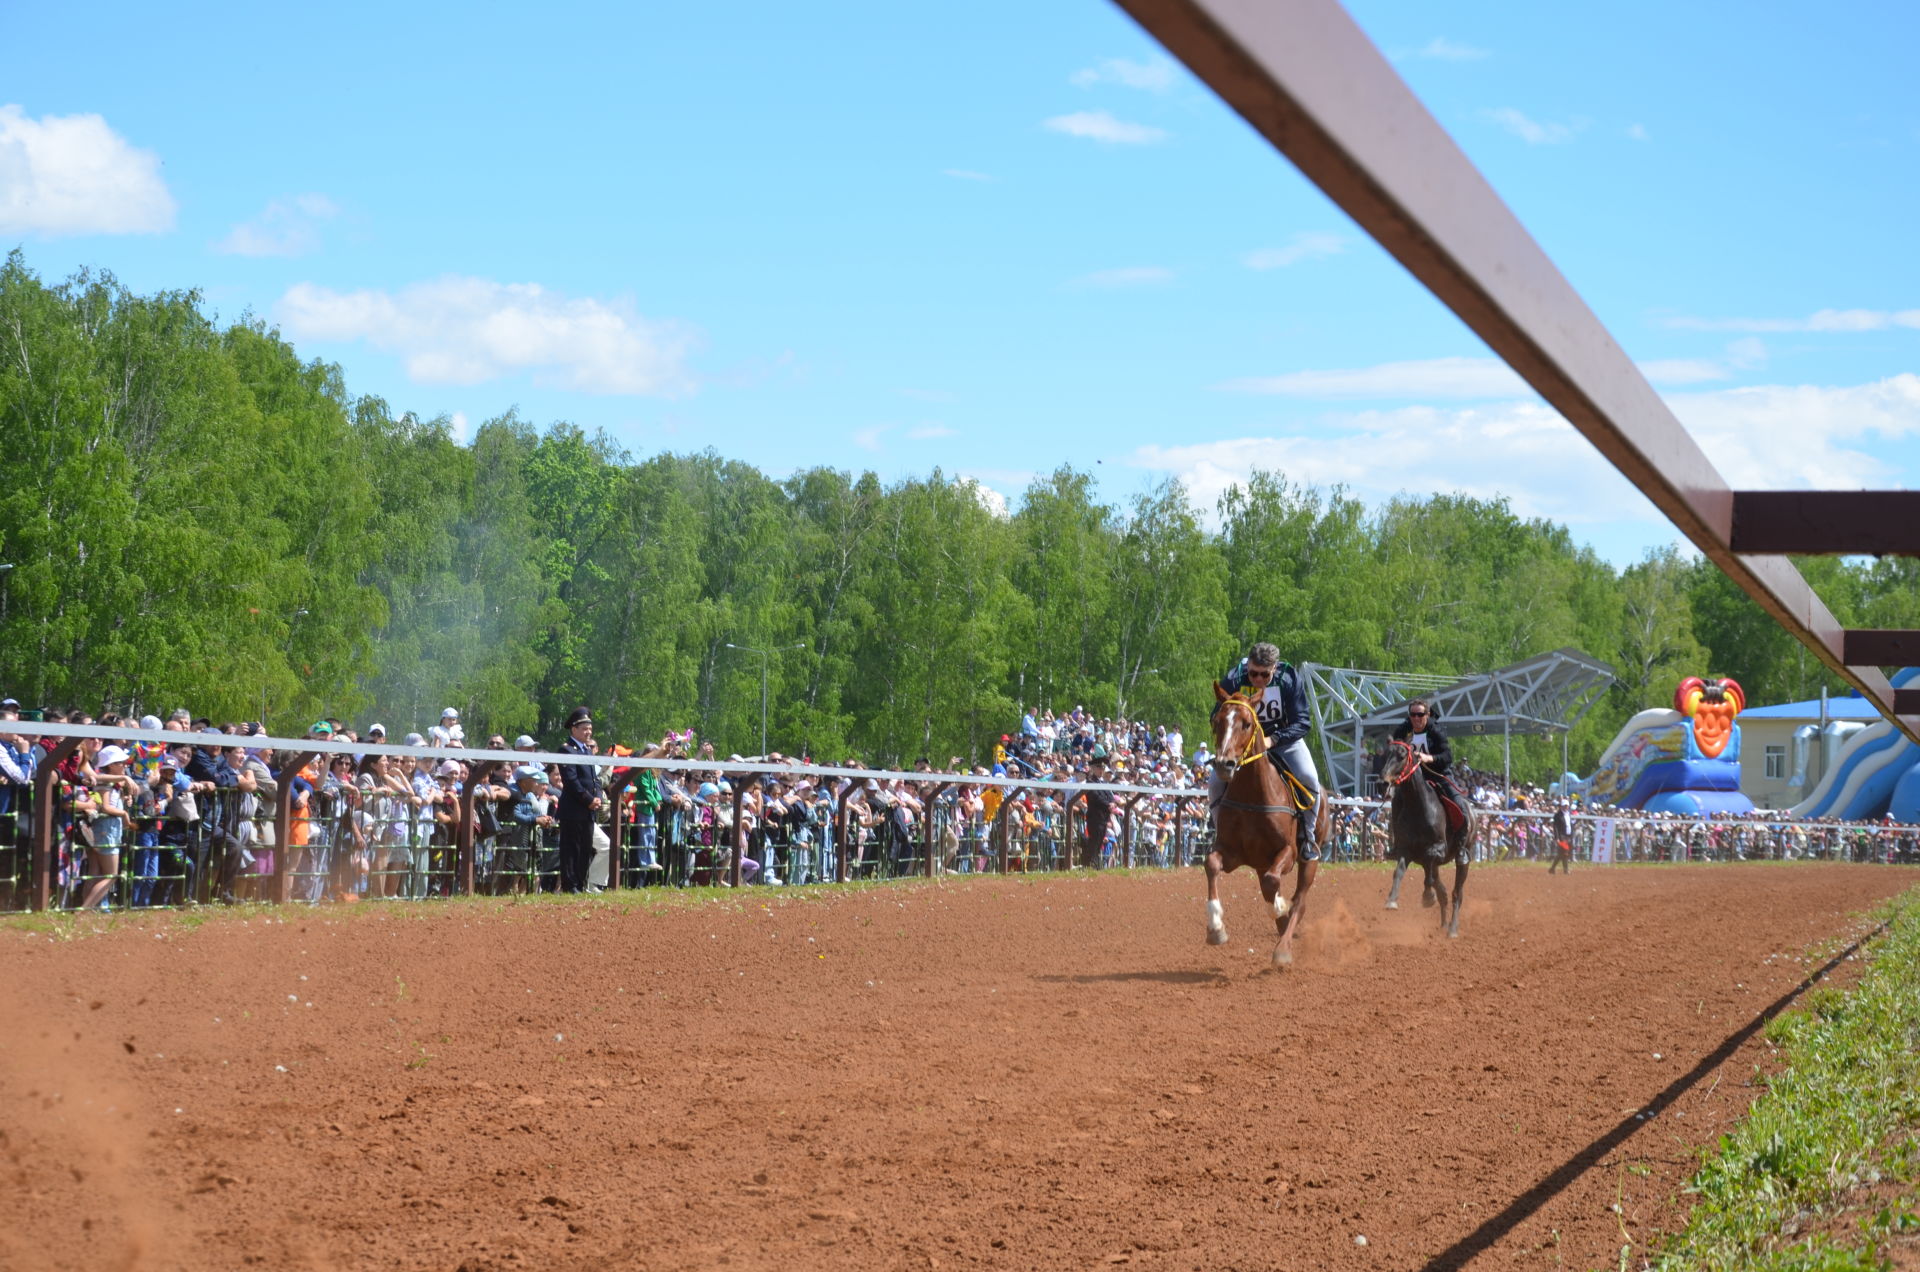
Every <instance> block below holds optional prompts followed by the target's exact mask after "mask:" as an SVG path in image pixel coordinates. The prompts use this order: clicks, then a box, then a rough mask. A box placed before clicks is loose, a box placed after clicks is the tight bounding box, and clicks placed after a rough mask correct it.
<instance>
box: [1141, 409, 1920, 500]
mask: <svg viewBox="0 0 1920 1272" xmlns="http://www.w3.org/2000/svg"><path fill="white" fill-rule="evenodd" d="M1667 401H1668V403H1669V405H1670V406H1671V407H1672V408H1673V410H1674V413H1675V414H1676V415H1677V416H1678V417H1679V419H1680V420H1681V422H1682V423H1683V424H1685V425H1686V427H1687V429H1688V431H1689V432H1690V433H1692V434H1693V436H1694V437H1695V439H1696V440H1698V441H1699V443H1700V446H1701V449H1703V450H1704V451H1705V452H1706V454H1707V457H1708V458H1709V459H1711V460H1712V461H1713V463H1714V465H1715V466H1716V467H1717V468H1718V469H1719V470H1720V472H1721V475H1722V476H1724V477H1725V478H1726V479H1727V481H1728V483H1729V484H1730V485H1732V486H1733V487H1734V488H1736V489H1747V490H1752V489H1768V488H1772V489H1781V488H1810V489H1828V490H1833V489H1847V488H1849V487H1852V488H1859V487H1862V486H1871V487H1875V488H1884V487H1887V486H1891V485H1894V484H1896V483H1897V481H1898V478H1899V476H1900V473H1899V470H1898V467H1897V466H1896V465H1890V463H1889V461H1888V458H1887V456H1886V455H1885V454H1884V453H1882V454H1878V455H1874V454H1868V453H1866V452H1865V451H1864V450H1862V449H1861V448H1860V446H1859V443H1860V442H1861V441H1862V440H1863V439H1867V438H1873V439H1877V440H1878V442H1879V443H1880V446H1879V447H1878V449H1880V450H1882V451H1884V449H1885V445H1884V444H1885V443H1886V442H1888V441H1897V440H1904V439H1910V438H1920V375H1913V374H1905V375H1898V376H1894V377H1891V378H1889V379H1886V380H1880V381H1876V382H1873V383H1870V384H1862V385H1850V386H1838V387H1832V386H1815V385H1801V386H1793V385H1762V386H1756V387H1752V388H1735V389H1721V390H1716V391H1713V392H1707V393H1688V394H1675V395H1672V396H1670V397H1669V398H1668V399H1667ZM1127 462H1128V463H1130V464H1132V465H1133V466H1135V467H1138V468H1144V469H1148V470H1151V471H1155V472H1164V473H1169V474H1172V475H1174V476H1177V477H1179V478H1180V479H1181V480H1182V481H1183V482H1185V483H1186V485H1187V487H1188V488H1189V489H1190V490H1191V491H1192V492H1193V495H1194V497H1195V499H1196V501H1198V502H1199V503H1200V504H1201V506H1203V507H1211V506H1212V505H1213V503H1214V502H1215V501H1216V500H1217V499H1218V498H1219V496H1220V495H1221V494H1222V493H1224V492H1225V491H1226V490H1227V489H1228V488H1229V487H1230V486H1233V485H1236V484H1238V483H1240V482H1242V481H1244V480H1245V479H1246V477H1247V474H1248V473H1250V472H1251V471H1252V470H1253V469H1255V468H1263V467H1264V468H1282V467H1283V468H1284V469H1285V470H1286V472H1287V475H1288V476H1289V477H1290V478H1293V479H1295V480H1297V481H1301V482H1305V483H1309V484H1313V485H1318V486H1332V485H1343V486H1345V487H1347V488H1348V489H1349V490H1350V491H1351V492H1352V493H1353V494H1354V495H1355V496H1357V497H1359V498H1361V499H1363V500H1365V501H1367V502H1369V503H1379V502H1381V501H1383V500H1386V499H1389V498H1391V497H1393V496H1394V495H1396V494H1400V493H1403V492H1406V493H1412V494H1429V493H1435V492H1454V491H1459V492H1462V493H1465V494H1468V495H1472V496H1475V497H1478V498H1483V499H1492V498H1499V497H1502V496H1504V497H1506V498H1507V499H1508V500H1509V501H1510V502H1511V504H1512V507H1513V509H1514V511H1515V512H1516V513H1518V514H1520V515H1521V516H1529V517H1532V516H1539V517H1550V518H1552V519H1554V520H1557V521H1561V522H1564V523H1566V524H1569V525H1595V524H1600V523H1620V522H1637V523H1644V524H1656V525H1664V524H1665V521H1664V518H1662V517H1661V516H1660V514H1659V513H1658V512H1656V511H1655V510H1654V508H1653V506H1652V505H1651V504H1650V503H1648V502H1647V501H1646V499H1645V498H1644V497H1643V496H1641V495H1640V494H1639V493H1638V492H1637V491H1635V490H1634V489H1633V488H1632V486H1631V485H1629V484H1628V482H1627V481H1626V479H1625V478H1624V477H1621V476H1620V475H1619V474H1618V473H1617V472H1615V471H1614V469H1613V467H1612V465H1610V464H1608V463H1607V462H1606V461H1605V460H1604V459H1602V458H1601V457H1600V454H1599V452H1597V451H1596V450H1594V449H1593V447H1592V446H1590V445H1589V444H1588V443H1587V442H1586V441H1585V440H1584V439H1583V438H1581V437H1580V436H1579V434H1578V433H1576V432H1575V431H1574V429H1573V427H1572V426H1571V425H1569V424H1567V423H1566V422H1565V421H1564V420H1562V419H1561V418H1560V416H1559V415H1558V414H1557V413H1556V412H1555V411H1554V410H1553V409H1552V408H1551V407H1548V406H1547V405H1546V404H1545V403H1542V402H1499V403H1493V404H1490V405H1486V406H1465V407H1435V406H1426V405H1422V406H1407V407H1400V408H1396V409H1393V410H1387V411H1362V412H1353V413H1345V414H1335V415H1331V416H1327V417H1324V418H1320V419H1317V420H1315V421H1313V422H1312V424H1311V426H1310V427H1294V428H1292V429H1290V430H1288V431H1284V432H1280V433H1277V434H1276V435H1273V436H1268V437H1245V438H1234V439H1229V440H1223V441H1216V442H1205V443H1200V444H1198V445H1193V446H1144V447H1141V448H1140V449H1138V450H1136V451H1135V452H1133V454H1132V455H1131V456H1129V457H1128V459H1127Z"/></svg>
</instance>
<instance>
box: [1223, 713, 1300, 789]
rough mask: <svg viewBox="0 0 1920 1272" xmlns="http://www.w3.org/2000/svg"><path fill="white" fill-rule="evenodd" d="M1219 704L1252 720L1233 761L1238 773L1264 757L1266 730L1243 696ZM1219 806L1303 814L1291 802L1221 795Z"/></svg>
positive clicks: (1258, 714)
mask: <svg viewBox="0 0 1920 1272" xmlns="http://www.w3.org/2000/svg"><path fill="white" fill-rule="evenodd" d="M1220 705H1221V706H1223V707H1227V708H1229V709H1232V708H1238V709H1240V710H1242V711H1245V712H1246V713H1247V718H1248V719H1250V720H1252V721H1253V732H1252V733H1250V734H1248V735H1247V749H1246V750H1245V751H1244V752H1242V753H1241V754H1240V755H1239V756H1237V757H1236V758H1235V759H1234V762H1233V771H1234V772H1236V773H1238V772H1239V771H1240V770H1241V769H1243V768H1245V767H1246V766H1247V765H1249V764H1251V763H1253V762H1254V761H1255V760H1260V759H1265V758H1266V754H1267V748H1266V747H1265V745H1263V744H1264V743H1265V741H1266V737H1267V731H1266V729H1265V728H1264V727H1263V726H1262V725H1261V723H1260V713H1259V712H1257V711H1255V710H1254V709H1253V704H1252V703H1251V702H1248V701H1247V700H1246V699H1245V698H1226V699H1223V700H1222V701H1221V703H1220ZM1220 807H1222V808H1238V809H1240V810H1241V811H1243V812H1249V813H1291V814H1293V816H1295V817H1302V816H1305V813H1304V812H1303V810H1301V809H1300V808H1299V807H1298V806H1296V805H1293V804H1249V803H1247V802H1245V801H1244V800H1238V799H1227V798H1225V797H1222V798H1221V800H1220Z"/></svg>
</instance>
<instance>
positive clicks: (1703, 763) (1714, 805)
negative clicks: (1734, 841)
mask: <svg viewBox="0 0 1920 1272" xmlns="http://www.w3.org/2000/svg"><path fill="white" fill-rule="evenodd" d="M1746 705H1747V695H1746V693H1745V692H1744V691H1743V690H1742V689H1741V688H1740V685H1739V682H1738V681H1735V680H1731V679H1720V680H1704V679H1702V678H1701V677H1699V676H1688V677H1687V678H1686V679H1685V680H1682V681H1681V682H1680V684H1679V686H1678V687H1677V688H1675V690H1674V692H1673V709H1672V710H1665V709H1657V710H1652V711H1642V712H1641V713H1640V714H1639V715H1637V716H1635V717H1633V719H1631V720H1629V721H1627V723H1626V725H1625V726H1624V727H1623V728H1622V729H1621V730H1620V732H1619V733H1618V734H1617V735H1615V737H1614V739H1613V744H1612V745H1611V746H1609V747H1607V749H1606V750H1605V751H1604V752H1603V753H1602V754H1601V756H1600V766H1599V767H1598V768H1596V769H1595V770H1594V771H1593V776H1592V777H1589V778H1585V779H1581V778H1577V777H1574V776H1573V775H1572V774H1571V773H1569V774H1568V775H1567V776H1566V778H1565V779H1564V780H1563V781H1562V782H1560V783H1556V788H1555V789H1556V793H1562V792H1564V793H1567V794H1573V795H1578V796H1580V797H1581V798H1582V799H1584V800H1585V801H1586V803H1588V804H1589V805H1596V804H1609V805H1612V806H1613V807H1616V808H1637V809H1645V810H1646V811H1648V812H1654V813H1680V814H1682V815H1685V816H1688V817H1699V816H1702V815H1704V814H1708V813H1744V812H1750V811H1751V810H1752V809H1753V801H1752V800H1750V799H1748V798H1747V797H1746V796H1745V795H1742V794H1741V793H1740V726H1739V724H1737V723H1736V722H1735V721H1736V718H1737V717H1738V716H1739V714H1740V712H1741V711H1742V710H1744V709H1745V707H1746Z"/></svg>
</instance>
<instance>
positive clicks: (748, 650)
mask: <svg viewBox="0 0 1920 1272" xmlns="http://www.w3.org/2000/svg"><path fill="white" fill-rule="evenodd" d="M726 644H727V648H728V649H737V650H739V651H740V652H741V653H743V654H758V655H760V754H761V755H765V754H766V753H767V660H768V659H769V658H770V657H772V656H773V655H774V654H781V653H785V652H786V651H787V650H789V649H805V648H806V647H807V642H806V641H804V640H803V641H798V642H796V643H794V644H791V645H776V646H774V647H773V648H772V649H755V648H754V647H753V646H752V645H736V644H734V643H733V642H732V641H728V642H727V643H726Z"/></svg>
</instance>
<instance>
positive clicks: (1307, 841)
mask: <svg viewBox="0 0 1920 1272" xmlns="http://www.w3.org/2000/svg"><path fill="white" fill-rule="evenodd" d="M1322 798H1323V796H1320V795H1315V796H1314V797H1313V799H1311V800H1309V801H1308V802H1307V806H1306V807H1305V808H1303V809H1301V810H1300V860H1302V861H1318V860H1320V845H1319V844H1318V843H1317V842H1315V836H1316V835H1317V834H1318V833H1319V830H1320V825H1319V823H1320V800H1321V799H1322Z"/></svg>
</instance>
